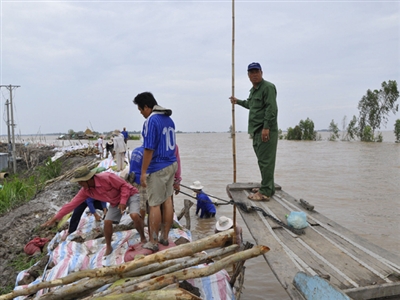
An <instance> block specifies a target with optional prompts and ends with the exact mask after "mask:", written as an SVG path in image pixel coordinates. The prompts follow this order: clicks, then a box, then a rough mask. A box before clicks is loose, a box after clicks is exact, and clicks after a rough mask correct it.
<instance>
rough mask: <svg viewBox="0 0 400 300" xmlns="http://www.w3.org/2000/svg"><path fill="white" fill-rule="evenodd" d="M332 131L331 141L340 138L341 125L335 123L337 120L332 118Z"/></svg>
mask: <svg viewBox="0 0 400 300" xmlns="http://www.w3.org/2000/svg"><path fill="white" fill-rule="evenodd" d="M328 130H329V131H330V133H331V134H330V136H329V140H330V141H336V139H338V138H339V127H338V125H337V124H336V123H335V121H334V120H333V119H332V121H331V123H330V124H329V129H328Z"/></svg>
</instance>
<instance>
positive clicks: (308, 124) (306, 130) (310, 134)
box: [299, 118, 317, 141]
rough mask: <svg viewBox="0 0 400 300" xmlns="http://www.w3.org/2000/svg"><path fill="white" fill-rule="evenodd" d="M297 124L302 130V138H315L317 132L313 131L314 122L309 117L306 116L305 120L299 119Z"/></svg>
mask: <svg viewBox="0 0 400 300" xmlns="http://www.w3.org/2000/svg"><path fill="white" fill-rule="evenodd" d="M299 126H300V128H301V132H302V136H301V139H302V140H306V141H313V140H315V139H316V137H317V132H316V131H314V122H313V121H312V120H311V119H309V118H307V119H306V120H305V121H303V120H301V121H300V123H299Z"/></svg>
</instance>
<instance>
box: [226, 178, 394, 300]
mask: <svg viewBox="0 0 400 300" xmlns="http://www.w3.org/2000/svg"><path fill="white" fill-rule="evenodd" d="M259 186H260V185H259V184H254V183H233V184H229V185H228V186H227V193H228V195H229V197H230V198H231V199H232V200H233V201H234V202H235V203H236V206H237V207H238V208H239V209H238V210H239V212H240V214H241V216H242V218H243V220H244V222H245V223H246V225H247V227H248V229H249V231H250V233H251V234H252V236H253V237H254V239H255V241H256V243H257V244H258V245H265V246H268V247H269V248H270V251H269V252H268V253H266V254H264V258H265V260H266V261H267V263H268V265H269V266H270V268H271V270H272V271H273V273H274V274H275V276H276V278H277V279H278V281H279V282H280V284H281V285H282V286H283V288H284V289H285V290H286V292H287V294H288V295H289V297H290V298H291V299H380V298H383V297H390V299H398V298H397V297H396V296H398V297H400V257H399V256H397V255H395V254H393V253H391V252H389V251H387V250H385V249H382V248H380V247H378V246H376V245H374V244H372V243H370V242H368V241H366V240H365V239H363V238H361V237H360V236H358V235H356V234H354V233H353V232H351V231H349V230H348V229H346V228H344V227H342V226H341V225H339V224H337V223H335V222H334V221H332V220H330V219H328V218H327V217H325V216H323V215H322V214H320V213H318V211H316V210H315V209H314V208H313V206H312V205H311V204H309V203H304V202H303V201H300V200H297V199H295V198H293V197H292V196H290V195H289V194H287V193H285V192H284V191H283V190H282V189H281V187H280V186H278V185H276V193H275V195H274V196H273V197H271V200H270V201H268V202H264V201H257V202H256V201H251V200H248V198H247V196H248V195H249V193H251V190H252V189H253V188H257V187H259ZM301 202H303V203H301ZM291 211H302V212H305V213H306V215H307V222H308V224H309V226H308V227H306V228H304V229H303V231H304V232H303V233H301V232H300V231H299V230H297V231H296V230H293V229H292V228H290V227H288V226H287V222H286V217H285V216H286V215H288V214H290V212H291ZM293 231H295V232H293ZM392 297H393V298H392ZM385 299H387V298H385Z"/></svg>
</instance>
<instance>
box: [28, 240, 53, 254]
mask: <svg viewBox="0 0 400 300" xmlns="http://www.w3.org/2000/svg"><path fill="white" fill-rule="evenodd" d="M48 242H49V239H46V238H40V237H35V238H34V239H33V240H31V241H29V242H28V243H27V244H26V245H25V247H24V252H25V253H26V254H27V255H34V254H35V253H36V252H42V248H43V247H44V245H46V244H47V243H48Z"/></svg>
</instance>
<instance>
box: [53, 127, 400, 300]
mask: <svg viewBox="0 0 400 300" xmlns="http://www.w3.org/2000/svg"><path fill="white" fill-rule="evenodd" d="M321 135H322V138H323V139H324V140H322V141H317V142H315V141H311V142H310V141H286V140H280V141H279V143H278V153H277V163H276V170H275V181H276V183H278V184H280V185H281V186H282V188H283V189H284V190H285V191H286V192H288V193H289V194H291V195H292V196H293V197H295V198H296V199H299V198H303V199H306V200H307V201H308V202H310V203H312V204H313V205H314V206H315V209H316V210H317V211H319V212H320V213H322V214H324V215H325V216H327V217H328V218H330V219H332V220H334V221H335V222H337V223H339V224H341V225H342V226H344V227H346V228H348V229H350V230H351V231H353V232H355V233H357V234H359V235H360V236H362V237H363V238H365V239H367V240H369V241H370V242H372V243H374V244H377V245H379V246H381V247H382V248H385V249H387V250H389V251H391V252H393V253H396V254H397V255H400V221H399V219H400V208H399V207H400V205H399V202H400V144H396V143H394V134H393V132H391V131H387V132H383V137H384V141H383V142H382V143H361V142H358V141H352V142H342V141H335V142H330V141H327V137H328V135H329V134H328V133H322V134H321ZM46 139H47V142H50V141H51V138H49V137H47V138H46ZM56 143H60V141H56ZM68 143H69V142H68V141H64V145H68ZM177 143H178V145H179V149H180V155H181V165H182V178H183V181H182V184H184V185H186V186H189V185H190V184H191V183H192V182H193V181H195V180H199V181H200V182H201V183H202V184H203V185H204V191H205V192H206V193H208V194H211V195H214V196H217V197H219V198H222V199H226V200H228V196H227V194H226V192H225V188H226V185H227V184H229V183H232V182H233V155H232V139H231V138H230V136H229V134H228V133H183V134H178V135H177ZM140 144H141V142H140V141H131V140H130V141H129V142H128V146H129V148H130V150H133V149H134V148H135V147H137V146H139V145H140ZM259 180H260V174H259V171H258V166H257V161H256V158H255V155H254V152H253V149H252V145H251V140H250V139H249V137H248V134H246V133H237V134H236V182H258V181H259ZM182 191H184V192H186V193H190V191H189V190H187V189H186V188H182ZM184 199H188V197H187V196H185V195H182V194H180V195H178V196H176V197H175V200H174V202H175V205H176V209H177V210H178V211H179V210H180V208H181V207H182V206H181V205H182V203H183V200H184ZM232 214H233V212H232V207H231V206H227V205H224V206H218V208H217V216H216V217H217V218H218V217H220V216H222V215H225V216H228V217H232ZM237 215H238V222H239V223H241V224H242V225H243V221H242V220H241V219H240V214H239V213H238V214H237ZM191 217H192V234H193V237H194V238H195V239H196V238H201V237H204V236H207V235H209V234H211V233H213V231H214V225H215V221H216V220H201V219H198V218H197V217H196V216H195V209H194V208H192V211H191ZM242 227H244V228H243V229H244V232H243V238H244V241H250V242H254V240H253V238H252V237H251V235H250V234H249V231H248V230H247V228H246V227H245V226H242ZM267 246H268V245H267ZM267 255H268V253H267ZM245 266H246V275H245V285H244V286H245V288H244V291H243V294H242V298H241V299H289V298H288V296H287V295H286V292H285V291H284V290H283V288H282V287H281V286H280V284H279V283H278V281H277V280H276V278H275V276H274V275H273V273H272V272H271V270H270V268H269V267H268V264H267V263H266V262H265V260H264V258H263V257H258V258H255V259H251V260H248V261H247V262H246V264H245Z"/></svg>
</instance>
